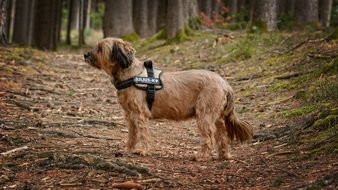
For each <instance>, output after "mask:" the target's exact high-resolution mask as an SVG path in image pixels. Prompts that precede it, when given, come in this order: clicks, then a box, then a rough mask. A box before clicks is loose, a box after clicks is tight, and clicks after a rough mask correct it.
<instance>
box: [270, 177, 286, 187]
mask: <svg viewBox="0 0 338 190" xmlns="http://www.w3.org/2000/svg"><path fill="white" fill-rule="evenodd" d="M283 182H284V178H283V177H282V176H278V177H276V179H275V180H274V181H273V182H272V187H278V186H280V185H282V183H283Z"/></svg>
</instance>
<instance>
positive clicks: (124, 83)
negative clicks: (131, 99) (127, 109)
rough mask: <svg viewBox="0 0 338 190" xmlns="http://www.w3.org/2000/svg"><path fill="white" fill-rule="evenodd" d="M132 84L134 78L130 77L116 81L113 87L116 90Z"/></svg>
mask: <svg viewBox="0 0 338 190" xmlns="http://www.w3.org/2000/svg"><path fill="white" fill-rule="evenodd" d="M133 84H134V78H130V79H128V80H125V81H122V82H119V83H117V84H116V85H115V88H116V89H117V90H122V89H124V88H128V87H130V86H132V85H133Z"/></svg>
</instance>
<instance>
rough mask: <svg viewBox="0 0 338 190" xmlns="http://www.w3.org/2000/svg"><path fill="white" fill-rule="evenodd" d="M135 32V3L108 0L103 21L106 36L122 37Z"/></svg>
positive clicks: (130, 0) (124, 0) (123, 0)
mask: <svg viewBox="0 0 338 190" xmlns="http://www.w3.org/2000/svg"><path fill="white" fill-rule="evenodd" d="M133 32H134V27H133V1H132V0H106V9H105V13H104V19H103V33H104V36H105V37H121V36H124V35H127V34H131V33H133Z"/></svg>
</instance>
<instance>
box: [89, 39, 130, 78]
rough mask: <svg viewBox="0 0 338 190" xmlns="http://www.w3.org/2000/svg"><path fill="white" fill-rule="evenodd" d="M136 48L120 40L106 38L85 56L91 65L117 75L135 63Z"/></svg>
mask: <svg viewBox="0 0 338 190" xmlns="http://www.w3.org/2000/svg"><path fill="white" fill-rule="evenodd" d="M134 53H135V50H134V48H133V47H132V46H131V45H130V44H129V43H128V42H125V41H123V40H122V39H118V38H105V39H103V40H101V41H99V42H98V43H97V45H96V47H95V48H94V49H92V50H91V51H89V52H87V53H85V54H84V58H85V61H86V62H87V63H89V64H90V65H92V66H94V67H96V68H98V69H103V70H104V71H105V72H106V73H108V74H109V75H115V74H116V72H117V71H118V70H120V69H127V68H128V67H130V66H131V64H132V63H133V61H134Z"/></svg>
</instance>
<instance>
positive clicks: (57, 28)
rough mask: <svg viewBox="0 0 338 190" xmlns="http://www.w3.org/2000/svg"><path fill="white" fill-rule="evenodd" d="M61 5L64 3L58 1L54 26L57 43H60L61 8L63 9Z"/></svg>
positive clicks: (62, 0)
mask: <svg viewBox="0 0 338 190" xmlns="http://www.w3.org/2000/svg"><path fill="white" fill-rule="evenodd" d="M63 3H64V0H60V1H59V2H58V5H57V9H58V10H57V11H56V13H57V15H56V19H57V25H56V31H57V38H56V40H57V42H60V41H61V26H62V8H63Z"/></svg>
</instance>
